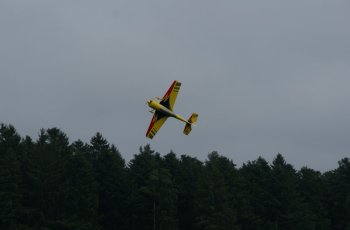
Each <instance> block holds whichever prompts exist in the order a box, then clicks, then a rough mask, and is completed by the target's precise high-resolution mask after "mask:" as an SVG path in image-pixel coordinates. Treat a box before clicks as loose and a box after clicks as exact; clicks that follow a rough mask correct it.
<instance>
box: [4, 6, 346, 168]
mask: <svg viewBox="0 0 350 230" xmlns="http://www.w3.org/2000/svg"><path fill="white" fill-rule="evenodd" d="M349 12H350V2H349V1H348V0H343V1H341V0H332V1H329V0H307V1H305V0H293V1H279V0H274V1H270V0H268V1H258V0H256V1H255V0H253V1H245V0H239V1H232V0H225V1H221V0H217V1H213V0H196V1H191V0H146V1H145V0H141V1H130V0H125V1H116V0H113V1H112V0H110V1H87V0H75V1H71V0H70V1H53V0H51V1H50V0H31V1H28V0H1V1H0V80H1V81H0V122H4V123H6V124H13V125H14V126H15V127H16V129H17V131H18V132H19V133H20V134H21V135H22V136H25V135H29V136H31V137H32V138H33V139H35V140H36V139H37V136H38V133H39V130H40V129H41V128H45V129H46V128H52V127H58V128H60V129H61V130H62V131H63V132H65V133H66V134H67V135H68V137H69V138H70V141H71V142H73V141H75V140H77V139H82V140H83V141H85V142H89V140H90V138H91V137H92V136H93V135H94V134H95V133H96V132H101V133H102V135H103V136H104V137H105V138H106V139H107V140H108V141H109V142H110V143H112V144H115V145H116V146H117V148H118V149H119V151H120V152H121V154H122V156H123V157H124V158H125V159H126V160H130V159H131V158H132V157H133V155H134V154H137V153H138V152H139V149H138V148H139V146H143V145H145V144H147V143H150V144H151V147H152V148H153V149H155V150H156V151H157V152H160V153H161V154H166V153H168V152H169V151H170V150H173V151H174V152H175V153H177V154H178V155H180V154H188V155H190V156H194V157H197V158H198V159H200V160H205V159H206V157H207V154H208V153H209V152H211V151H218V152H219V153H220V154H222V155H224V156H227V157H229V158H230V159H232V160H233V161H234V162H235V163H236V164H237V165H238V166H241V164H242V162H247V161H248V160H255V159H257V157H258V156H262V157H263V158H265V159H266V160H268V161H269V162H271V161H272V160H273V158H274V157H275V155H276V154H277V153H278V152H280V153H282V155H283V156H284V157H285V158H286V160H287V162H288V163H291V164H293V165H294V166H295V167H296V168H297V169H299V168H300V167H302V166H308V167H310V168H313V169H317V170H321V171H325V170H330V169H334V168H336V167H337V166H338V165H337V162H338V160H340V159H341V158H343V157H349V156H350V106H349V99H350V90H349V88H350V13H349ZM175 79H176V80H179V81H180V82H182V86H181V90H180V93H179V95H178V98H177V103H176V105H175V107H174V108H175V112H177V113H179V114H180V115H182V116H184V117H189V115H190V114H191V113H192V112H197V113H198V114H199V118H198V126H197V127H196V128H195V129H194V130H193V131H192V133H191V134H190V136H185V135H183V134H182V130H183V126H184V125H183V123H180V122H179V121H177V120H175V119H168V121H167V122H166V123H165V124H164V126H163V127H162V129H161V130H160V131H159V132H158V134H157V135H156V137H155V138H154V139H153V140H149V139H147V138H146V137H145V132H146V130H147V128H148V125H149V122H150V120H151V117H152V114H150V113H149V112H148V110H149V109H148V108H147V105H146V100H147V99H151V98H154V97H156V96H160V97H162V96H163V95H164V93H165V92H166V91H167V89H168V87H169V86H170V84H171V83H172V82H173V80H175Z"/></svg>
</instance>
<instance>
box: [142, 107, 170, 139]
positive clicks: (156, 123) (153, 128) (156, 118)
mask: <svg viewBox="0 0 350 230" xmlns="http://www.w3.org/2000/svg"><path fill="white" fill-rule="evenodd" d="M166 119H168V117H167V116H164V115H162V114H161V113H158V112H155V113H154V115H153V117H152V120H151V123H150V124H149V127H148V130H147V133H146V137H148V138H150V139H152V138H153V137H154V136H155V135H156V133H157V132H158V130H159V129H160V128H161V127H162V125H163V124H164V122H165V121H166Z"/></svg>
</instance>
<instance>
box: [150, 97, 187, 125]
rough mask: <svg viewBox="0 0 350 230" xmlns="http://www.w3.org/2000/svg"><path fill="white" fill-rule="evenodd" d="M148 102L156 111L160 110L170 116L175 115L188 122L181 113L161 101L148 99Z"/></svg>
mask: <svg viewBox="0 0 350 230" xmlns="http://www.w3.org/2000/svg"><path fill="white" fill-rule="evenodd" d="M147 104H148V106H149V107H150V108H152V109H154V110H155V111H158V112H160V113H162V114H164V115H166V116H168V117H174V118H176V119H178V120H180V121H183V122H185V123H188V121H187V120H186V119H185V118H183V117H181V116H180V115H178V114H176V113H174V112H173V111H172V110H170V109H168V108H167V107H165V106H163V105H161V104H160V103H159V102H157V101H155V100H149V101H147Z"/></svg>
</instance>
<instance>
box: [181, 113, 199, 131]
mask: <svg viewBox="0 0 350 230" xmlns="http://www.w3.org/2000/svg"><path fill="white" fill-rule="evenodd" d="M197 118H198V114H196V113H192V115H191V116H190V118H189V119H188V120H187V123H186V125H185V129H184V134H186V135H188V134H190V132H191V131H192V125H194V124H195V123H196V121H197Z"/></svg>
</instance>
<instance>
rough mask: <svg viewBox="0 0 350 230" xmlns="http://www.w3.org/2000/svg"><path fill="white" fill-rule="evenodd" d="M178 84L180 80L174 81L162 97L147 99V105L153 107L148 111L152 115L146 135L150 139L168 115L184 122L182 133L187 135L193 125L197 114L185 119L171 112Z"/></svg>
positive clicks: (178, 87) (178, 88)
mask: <svg viewBox="0 0 350 230" xmlns="http://www.w3.org/2000/svg"><path fill="white" fill-rule="evenodd" d="M180 86H181V83H180V82H178V81H174V82H173V84H172V85H171V86H170V88H169V89H168V91H167V92H166V94H165V95H164V97H163V98H157V100H148V101H147V104H148V106H149V107H151V108H152V109H153V110H151V111H150V112H151V113H153V114H154V115H153V117H152V120H151V124H150V125H149V127H148V130H147V133H146V137H148V138H150V139H152V138H153V137H154V136H155V135H156V133H157V132H158V130H159V129H160V128H161V127H162V125H163V124H164V122H165V121H166V120H167V119H168V118H169V117H174V118H176V119H178V120H180V121H183V122H185V123H186V125H185V129H184V131H183V133H184V134H186V135H188V134H189V133H190V132H191V130H192V125H194V123H195V122H196V121H197V117H198V114H196V113H193V114H192V115H191V117H190V118H189V119H188V120H186V119H185V118H183V117H181V116H180V115H178V114H176V113H174V112H173V107H174V104H175V101H176V97H177V94H178V92H179V90H180Z"/></svg>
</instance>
